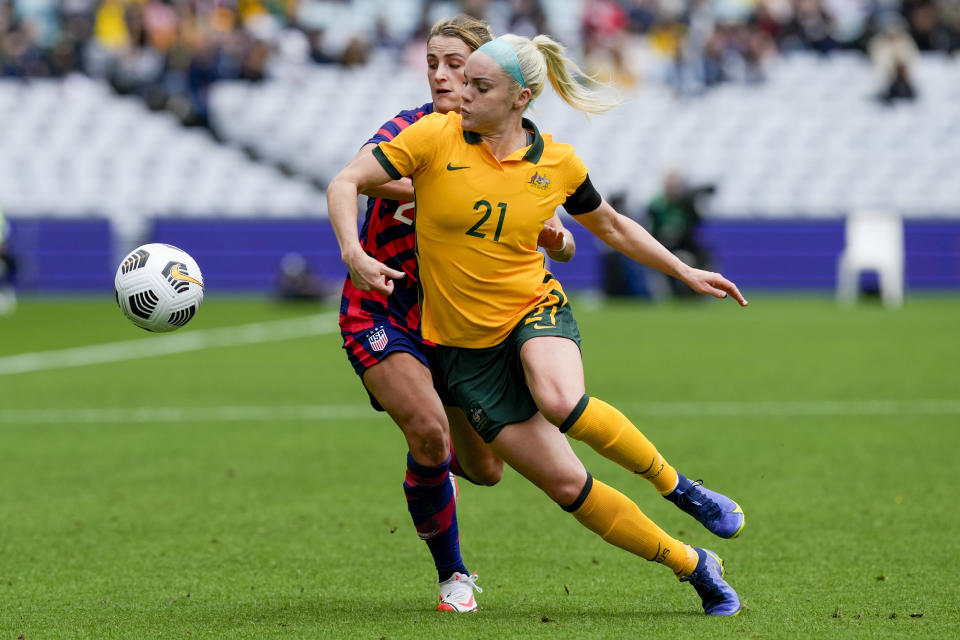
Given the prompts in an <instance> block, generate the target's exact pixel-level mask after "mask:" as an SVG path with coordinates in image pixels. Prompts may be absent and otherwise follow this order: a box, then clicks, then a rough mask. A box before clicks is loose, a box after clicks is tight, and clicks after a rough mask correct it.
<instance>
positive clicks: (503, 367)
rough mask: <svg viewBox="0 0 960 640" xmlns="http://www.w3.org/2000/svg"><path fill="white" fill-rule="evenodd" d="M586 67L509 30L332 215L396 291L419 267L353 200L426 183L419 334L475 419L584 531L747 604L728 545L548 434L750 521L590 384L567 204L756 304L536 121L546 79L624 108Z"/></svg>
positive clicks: (344, 248) (733, 603) (350, 187)
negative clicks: (722, 554)
mask: <svg viewBox="0 0 960 640" xmlns="http://www.w3.org/2000/svg"><path fill="white" fill-rule="evenodd" d="M573 72H578V70H577V69H576V66H575V65H574V64H573V63H572V62H570V61H569V60H568V59H567V58H566V57H564V55H563V49H562V48H561V47H560V45H558V44H557V43H556V42H554V41H553V40H551V39H550V38H548V37H546V36H537V37H536V38H534V39H533V40H532V41H531V40H528V39H526V38H521V37H518V36H513V35H508V36H503V37H501V38H498V39H496V40H493V41H492V42H489V43H487V44H485V45H483V46H482V47H480V48H479V49H478V50H477V51H476V52H474V53H473V54H472V55H471V56H470V58H469V59H468V61H467V64H466V69H465V74H464V76H465V79H466V81H467V85H466V87H465V88H464V90H463V104H462V107H461V111H460V114H456V113H448V114H446V115H431V116H428V117H425V118H423V119H421V120H420V121H419V122H417V123H416V124H415V125H411V126H410V127H408V128H407V129H406V130H404V131H403V133H401V134H400V135H398V136H397V137H396V138H395V139H394V140H392V141H391V142H388V143H381V144H380V145H379V146H378V148H377V149H376V150H374V156H375V158H371V157H370V156H366V157H362V158H357V159H356V160H355V161H353V162H352V163H351V164H350V165H349V166H348V167H347V168H345V169H344V170H343V171H342V172H341V173H340V174H339V175H338V176H337V177H336V178H335V179H334V180H333V182H332V183H331V184H330V186H329V188H328V191H327V198H328V203H329V209H330V218H331V221H332V223H333V226H334V230H335V231H336V233H337V237H338V240H339V242H340V248H341V252H342V256H343V260H344V262H345V263H346V264H347V266H348V267H349V269H350V274H351V277H352V279H353V282H354V283H355V285H356V286H357V287H358V288H361V289H370V290H375V291H383V292H389V291H390V290H391V289H392V287H393V285H394V283H393V280H395V279H401V278H403V276H404V274H403V273H402V272H400V271H397V270H395V269H391V268H389V267H387V266H385V265H383V264H381V263H380V262H377V261H376V260H374V259H372V258H371V257H370V256H368V255H366V254H365V253H364V252H363V250H362V247H361V246H360V244H359V242H358V241H357V235H356V216H357V209H356V196H357V193H358V191H360V190H362V189H366V188H369V187H370V186H371V185H374V184H379V183H383V182H386V181H388V180H389V179H390V178H394V179H396V178H398V177H399V176H404V175H410V176H412V178H413V185H414V188H415V190H416V196H417V230H416V234H417V251H418V256H419V264H420V271H419V277H420V286H421V290H422V296H423V297H422V300H423V302H422V306H421V311H422V314H423V315H422V330H423V334H424V337H425V338H426V339H428V340H431V341H433V342H435V343H437V344H438V345H441V346H440V353H439V355H440V360H441V366H442V368H443V371H444V377H445V382H446V383H447V385H448V387H449V389H450V390H451V392H452V393H453V395H454V397H455V398H456V400H457V402H458V403H459V404H460V406H461V407H462V408H463V409H464V410H465V411H466V414H467V417H468V419H469V420H470V421H471V424H472V426H473V428H474V429H475V430H476V431H477V433H479V434H480V435H481V437H482V438H483V439H484V440H485V441H487V442H490V443H491V444H492V446H493V449H494V451H496V452H497V454H499V455H500V456H501V457H502V458H503V459H504V460H505V461H506V462H507V463H508V464H510V465H511V466H513V467H514V468H516V469H517V470H518V471H519V472H520V473H522V474H523V475H524V476H526V477H527V478H528V479H529V480H530V481H532V482H533V483H534V484H536V485H537V486H539V487H540V488H541V489H542V490H543V491H544V492H546V493H547V495H549V496H550V497H551V498H552V499H553V500H555V501H556V502H557V503H558V504H560V506H562V507H563V508H564V509H565V510H567V511H569V512H571V513H572V514H573V516H574V517H575V518H576V519H577V520H578V521H579V522H580V523H582V524H583V525H584V526H586V527H587V528H589V529H591V530H592V531H594V532H596V533H597V534H598V535H600V536H601V537H602V538H603V539H604V540H606V541H608V542H610V543H611V544H614V545H617V546H619V547H622V548H624V549H626V550H628V551H631V552H633V553H635V554H636V555H639V556H641V557H643V558H645V559H647V560H651V561H655V562H659V563H661V564H664V565H666V566H668V567H670V569H672V570H673V572H674V573H675V574H676V576H677V577H678V578H680V580H681V581H685V582H690V583H691V584H692V585H693V586H694V588H695V589H696V591H697V593H698V594H699V595H700V597H701V599H702V602H703V608H704V611H705V612H706V613H708V614H711V615H727V616H729V615H736V614H737V613H738V612H739V611H740V601H739V598H738V596H737V594H736V592H735V591H734V590H733V588H732V587H730V585H728V584H727V583H726V582H725V581H724V580H723V563H722V561H721V560H720V559H719V558H718V557H717V556H716V554H714V553H713V552H712V551H709V550H706V549H700V548H694V547H690V546H688V545H685V544H683V543H682V542H680V541H679V540H677V539H675V538H673V537H671V536H670V535H668V534H667V533H666V532H664V531H663V530H662V529H660V527H658V526H657V525H656V524H655V523H653V522H652V521H651V520H650V519H649V518H647V517H646V516H645V515H644V514H643V512H642V511H641V510H640V508H639V507H638V506H637V505H636V504H634V503H633V502H632V501H631V500H630V499H629V498H627V497H626V496H624V495H623V494H622V493H620V492H618V491H616V490H615V489H613V488H612V487H610V486H608V485H606V484H604V483H602V482H600V481H596V480H594V479H593V478H592V476H591V475H590V474H589V473H587V471H586V470H585V469H584V467H583V465H582V463H581V462H580V460H579V459H577V458H576V456H575V455H572V452H570V451H569V450H564V449H563V448H562V447H559V446H557V443H556V440H553V439H551V437H550V434H549V433H547V430H552V429H557V428H558V429H559V431H560V432H563V433H566V435H567V436H569V437H572V438H574V439H577V440H581V441H583V442H586V443H587V444H589V445H590V446H591V447H593V448H594V449H595V450H597V451H598V452H599V453H601V454H602V455H604V456H605V457H607V458H608V459H610V460H613V461H614V462H617V463H618V464H620V465H622V466H624V467H625V468H627V469H628V470H630V471H632V472H634V473H636V474H639V475H642V476H644V477H645V478H647V479H648V480H649V481H650V482H651V483H652V484H653V485H654V487H656V489H657V490H658V491H659V492H660V493H661V494H662V495H664V496H665V497H666V498H667V499H668V500H670V501H672V502H674V503H675V504H677V506H678V507H680V508H681V509H683V510H685V511H687V512H688V513H690V514H691V515H693V516H694V517H695V518H696V519H697V520H699V521H700V522H701V523H702V524H703V525H704V526H705V527H706V528H707V529H708V530H710V531H711V532H713V533H714V534H716V535H718V536H720V537H724V538H730V537H735V536H737V535H739V534H740V532H741V530H742V529H743V525H744V515H743V511H742V510H741V509H740V507H739V506H738V505H737V504H736V503H735V502H734V501H733V500H730V499H729V498H727V497H726V496H724V495H722V494H720V493H717V492H715V491H711V490H709V489H706V488H704V487H702V486H700V485H699V484H697V483H693V482H690V481H689V480H688V479H687V478H685V477H684V476H683V475H681V474H679V473H678V472H677V471H676V470H675V469H674V468H673V467H672V466H671V465H670V464H668V463H667V462H666V460H665V459H664V458H663V456H662V455H661V454H660V453H659V452H658V451H657V449H656V448H655V447H654V446H653V444H652V443H651V442H650V441H649V440H647V438H646V437H644V435H643V434H642V433H641V432H640V431H639V430H638V429H637V428H636V427H635V426H634V425H633V424H632V423H631V422H630V421H629V420H628V419H627V418H626V417H625V416H624V415H623V414H622V413H620V412H619V411H617V410H616V409H615V408H614V407H612V406H610V405H609V404H606V403H605V402H603V401H602V400H599V399H598V398H595V397H590V396H588V395H586V393H585V383H584V375H583V366H582V362H581V358H580V350H579V343H580V334H579V330H578V328H577V324H576V321H575V319H574V317H573V314H572V312H571V310H570V305H569V303H568V301H567V297H566V295H565V294H564V292H563V288H562V287H561V285H560V283H559V282H557V280H556V279H555V278H553V276H552V275H551V274H550V273H549V272H548V271H547V270H546V269H545V268H544V261H543V258H542V255H541V254H539V253H538V252H537V251H536V239H537V237H538V234H539V233H540V231H541V230H542V228H543V225H544V223H545V222H546V221H547V220H549V219H550V218H551V217H552V216H553V215H554V213H555V208H556V207H557V206H560V205H562V206H564V207H565V208H566V210H567V211H568V212H569V213H570V214H572V215H573V216H575V217H576V219H577V220H578V221H579V222H580V223H581V224H583V225H584V226H585V227H587V229H589V230H590V231H591V232H592V233H593V234H594V235H596V236H597V237H599V238H600V239H602V240H603V241H604V242H605V243H607V244H608V245H609V246H611V247H613V248H614V249H616V250H618V251H620V252H622V253H624V254H625V255H627V256H628V257H630V258H633V259H634V260H636V261H638V262H641V263H643V264H646V265H649V266H651V267H654V268H657V269H659V270H660V271H662V272H664V273H666V274H669V275H671V276H674V277H677V278H679V279H681V280H682V281H683V282H685V283H686V284H687V285H689V286H690V287H691V288H692V289H693V290H694V291H697V292H699V293H704V294H709V295H713V296H716V297H721V298H722V297H726V296H731V297H733V298H734V299H736V300H737V301H738V302H739V303H740V304H741V305H744V306H745V305H746V304H747V302H746V300H744V298H743V296H742V295H741V294H740V292H739V291H738V289H737V287H736V286H735V285H734V284H733V283H732V282H730V281H728V280H727V279H725V278H724V277H723V276H721V275H720V274H717V273H711V272H707V271H702V270H698V269H693V268H691V267H689V266H687V265H686V264H684V263H683V262H681V261H680V260H679V259H677V258H676V257H675V256H674V255H673V254H671V253H670V252H669V251H667V250H666V249H665V248H664V247H663V246H662V245H660V244H659V243H658V242H657V241H656V240H654V239H653V238H652V237H651V236H650V235H649V234H648V233H647V232H646V231H644V230H643V228H642V227H640V226H639V225H637V224H636V223H634V222H632V221H630V220H629V219H628V218H626V217H624V216H622V215H620V214H618V213H617V212H616V211H615V210H614V209H613V208H612V207H611V206H610V205H609V204H608V203H606V202H605V201H604V200H603V199H602V197H601V196H600V195H599V194H598V193H597V191H596V190H595V189H594V188H593V186H592V184H591V182H590V179H589V176H588V174H587V169H586V167H585V166H584V165H583V162H582V161H581V160H580V159H579V158H578V157H577V156H576V155H575V153H574V149H573V148H572V147H571V146H570V145H566V144H561V143H557V142H554V141H553V140H552V138H551V136H549V135H541V134H540V132H539V131H538V130H537V128H536V126H535V125H534V124H533V123H532V122H530V121H529V120H527V119H525V118H523V112H524V111H525V110H526V108H527V106H528V105H529V103H530V101H531V99H533V98H536V97H537V96H538V95H540V93H541V92H542V90H543V88H544V86H545V84H546V82H547V81H548V80H549V82H550V83H551V84H552V86H553V87H554V89H555V90H556V91H557V93H558V94H559V95H560V96H561V98H563V99H564V101H566V102H567V103H568V104H570V105H571V106H572V107H574V108H576V109H579V110H581V111H584V112H599V111H603V110H606V109H608V108H610V107H611V106H613V105H612V103H610V102H605V101H604V100H603V99H602V98H601V97H600V96H599V95H598V94H597V93H595V92H594V91H592V90H590V89H586V88H584V87H583V86H581V85H579V84H578V83H577V82H576V81H575V80H574V78H573V75H572V73H573ZM539 416H543V417H545V418H546V420H547V421H549V423H550V424H551V425H552V426H547V425H545V423H544V422H543V421H542V420H541V419H539Z"/></svg>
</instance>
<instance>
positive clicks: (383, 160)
mask: <svg viewBox="0 0 960 640" xmlns="http://www.w3.org/2000/svg"><path fill="white" fill-rule="evenodd" d="M447 120H448V117H447V115H446V114H440V113H431V114H429V115H426V116H424V117H422V118H420V119H419V120H417V121H416V122H414V123H413V124H411V125H410V126H409V127H407V128H406V129H404V130H403V131H401V132H400V133H399V134H397V137H396V138H394V139H393V140H390V141H389V142H381V143H380V144H379V145H377V146H376V147H374V149H373V155H374V157H375V158H376V159H377V161H378V162H379V163H380V166H382V167H383V168H384V169H385V170H386V172H387V173H388V174H389V175H390V177H391V178H393V179H394V180H399V179H400V178H402V177H404V176H413V175H415V174H416V173H417V171H418V170H420V169H422V168H424V167H426V166H427V165H429V164H430V161H431V160H432V159H433V156H434V155H435V154H436V151H437V140H438V136H439V135H440V134H441V131H442V130H443V128H444V126H445V125H446V124H447Z"/></svg>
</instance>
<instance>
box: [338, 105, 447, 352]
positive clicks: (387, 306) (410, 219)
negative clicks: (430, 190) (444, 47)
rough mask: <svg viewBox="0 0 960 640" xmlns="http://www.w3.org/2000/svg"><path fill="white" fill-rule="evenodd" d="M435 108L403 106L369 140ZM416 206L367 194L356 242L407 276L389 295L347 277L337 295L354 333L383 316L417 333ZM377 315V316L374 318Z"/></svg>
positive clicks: (345, 328)
mask: <svg viewBox="0 0 960 640" xmlns="http://www.w3.org/2000/svg"><path fill="white" fill-rule="evenodd" d="M430 113H433V103H432V102H428V103H427V104H425V105H423V106H422V107H419V108H417V109H410V110H407V111H401V112H400V113H398V114H397V116H396V117H395V118H393V119H392V120H390V121H389V122H386V123H384V124H383V126H382V127H380V129H379V130H378V131H377V132H376V133H375V134H374V135H373V137H372V138H370V139H369V140H367V142H366V143H365V144H369V143H373V144H379V143H381V142H386V141H390V140H393V139H394V137H396V136H397V134H399V133H400V132H401V131H402V130H404V129H406V128H407V127H408V126H410V125H411V124H413V123H414V122H416V121H417V120H419V119H420V118H422V117H423V116H425V115H427V114H430ZM414 213H415V207H414V203H412V202H397V201H396V200H385V199H383V198H367V214H366V217H365V218H364V220H363V227H362V228H361V229H360V244H362V245H363V248H364V249H365V250H366V252H367V254H368V255H370V256H372V257H373V258H375V259H376V260H379V261H380V262H382V263H383V264H385V265H387V266H388V267H390V268H391V269H397V270H398V271H403V272H404V273H405V274H406V276H405V277H404V278H402V279H401V280H394V288H393V294H391V295H390V296H385V295H383V294H382V293H377V292H376V291H360V290H359V289H357V288H356V287H354V286H353V282H351V281H350V277H349V276H347V278H346V280H345V281H344V283H343V297H342V298H341V299H340V330H341V331H342V332H343V333H355V332H357V331H364V330H366V329H370V328H372V327H373V326H374V325H375V324H377V323H378V322H382V319H383V318H388V319H389V320H390V322H391V323H393V324H395V325H397V326H400V327H403V328H404V329H408V330H410V331H415V332H417V334H418V335H419V332H420V300H419V296H420V293H419V285H418V284H417V259H416V232H415V228H414ZM375 318H376V319H375Z"/></svg>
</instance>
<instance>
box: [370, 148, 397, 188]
mask: <svg viewBox="0 0 960 640" xmlns="http://www.w3.org/2000/svg"><path fill="white" fill-rule="evenodd" d="M373 157H374V158H376V159H377V162H379V163H380V166H381V167H383V169H384V171H386V172H387V173H388V174H389V175H390V177H391V178H393V179H394V180H399V179H400V178H402V177H403V176H402V175H400V172H399V171H397V169H396V167H394V166H393V163H392V162H390V161H389V160H388V159H387V156H386V155H385V154H384V153H383V151H381V150H380V146H379V145H377V146H376V147H374V148H373Z"/></svg>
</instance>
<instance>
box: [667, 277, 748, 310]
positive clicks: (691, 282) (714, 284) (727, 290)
mask: <svg viewBox="0 0 960 640" xmlns="http://www.w3.org/2000/svg"><path fill="white" fill-rule="evenodd" d="M681 279H682V280H683V281H684V282H685V283H686V284H687V286H688V287H690V288H691V289H693V290H694V291H696V292H697V293H703V294H706V295H710V296H713V297H714V298H726V297H727V296H728V295H729V296H731V297H732V298H733V299H734V300H736V301H737V302H738V303H739V304H740V306H741V307H745V306H747V300H746V298H744V297H743V294H741V293H740V290H739V289H737V285H735V284H733V283H732V282H730V281H729V280H727V279H726V278H724V277H723V276H722V275H720V274H719V273H714V272H712V271H704V270H703V269H690V270H689V271H687V272H686V273H684V274H683V275H682V276H681Z"/></svg>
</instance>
